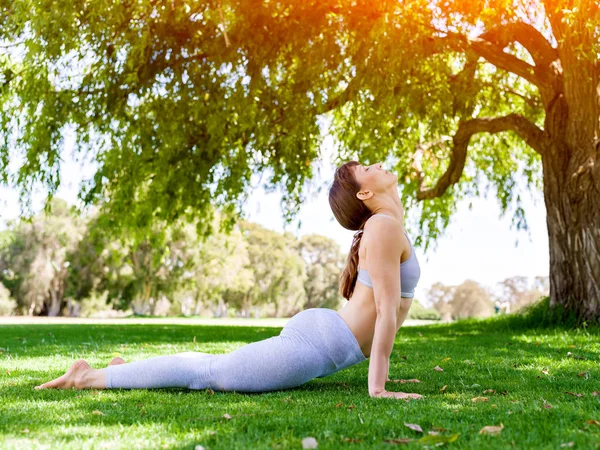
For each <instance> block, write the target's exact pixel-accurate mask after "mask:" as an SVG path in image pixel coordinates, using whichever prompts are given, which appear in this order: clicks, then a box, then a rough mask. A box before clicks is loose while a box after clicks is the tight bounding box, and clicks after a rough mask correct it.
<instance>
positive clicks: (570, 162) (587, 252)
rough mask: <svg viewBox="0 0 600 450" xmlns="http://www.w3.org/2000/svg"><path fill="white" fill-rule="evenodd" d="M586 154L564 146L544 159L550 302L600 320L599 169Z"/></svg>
mask: <svg viewBox="0 0 600 450" xmlns="http://www.w3.org/2000/svg"><path fill="white" fill-rule="evenodd" d="M590 144H591V143H590ZM585 153H587V152H584V151H581V150H580V151H578V152H572V151H569V148H565V147H564V145H563V146H560V147H558V148H556V147H555V148H554V149H552V151H550V152H549V153H548V154H547V155H546V156H545V157H544V158H543V167H544V199H545V203H546V210H547V215H546V223H547V226H548V244H549V248H550V306H551V307H554V306H555V305H561V306H563V307H564V308H565V310H566V312H568V313H574V315H575V316H576V317H578V318H579V319H581V320H586V321H588V322H596V321H599V320H600V171H599V170H598V167H594V166H595V165H594V161H592V162H589V161H587V162H586V160H585V158H582V155H584V154H585ZM569 154H570V158H568V159H567V158H566V157H565V156H567V155H569ZM595 163H596V165H598V163H600V162H599V161H595Z"/></svg>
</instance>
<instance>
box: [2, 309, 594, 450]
mask: <svg viewBox="0 0 600 450" xmlns="http://www.w3.org/2000/svg"><path fill="white" fill-rule="evenodd" d="M269 325H273V324H272V323H271V324H268V321H265V322H263V323H262V324H261V323H260V321H254V322H253V323H252V326H238V324H230V323H226V324H199V323H193V322H190V323H187V324H185V321H183V322H179V323H160V322H150V323H148V321H144V322H143V323H123V322H122V321H119V320H113V321H106V322H103V323H46V324H41V323H35V324H33V323H12V324H7V323H6V322H4V323H3V324H1V325H0V398H1V399H2V400H1V402H0V448H11V449H12V448H15V449H17V448H19V449H21V448H61V449H68V448H127V449H131V448H166V449H196V448H198V449H200V448H202V447H203V448H204V449H215V450H216V449H235V448H240V449H242V448H243V449H246V448H252V449H259V448H264V449H284V448H299V449H300V448H302V447H303V439H304V444H305V445H308V446H310V444H311V443H313V444H314V443H315V442H316V444H317V445H318V447H317V448H319V449H338V448H353V449H359V448H390V446H391V447H392V448H393V447H394V446H400V447H403V448H434V446H435V444H436V442H437V443H441V444H443V445H444V446H447V447H452V448H461V449H463V448H464V449H470V448H473V449H489V448H494V449H502V448H507V449H531V448H536V449H537V448H540V449H546V448H547V449H559V448H570V447H573V448H581V449H584V448H585V449H593V448H600V364H599V361H600V329H599V328H597V327H584V328H578V329H567V328H557V327H532V323H531V321H529V322H527V323H526V322H525V321H519V320H514V319H511V318H510V317H498V318H492V319H487V320H467V321H458V322H455V323H448V324H434V325H426V326H411V327H402V329H401V330H400V332H399V333H398V337H397V339H396V343H395V346H394V351H393V354H392V357H391V370H390V378H391V379H392V380H414V379H417V380H419V382H414V381H413V382H405V383H403V382H402V381H396V382H390V383H388V384H387V386H386V388H387V390H390V391H405V392H417V393H420V394H422V395H423V396H424V398H423V399H421V400H412V401H410V402H405V401H403V400H395V399H376V398H371V397H369V395H368V391H367V375H368V361H365V362H363V363H361V364H359V365H357V366H354V367H351V368H348V369H345V370H343V371H340V372H338V373H336V374H333V375H331V376H329V377H325V378H322V379H314V380H312V381H310V382H308V383H306V384H305V385H303V386H300V387H298V388H295V389H290V390H284V391H277V392H267V393H259V394H245V393H237V392H213V391H211V390H210V389H205V390H201V391H191V390H184V389H154V390H82V391H77V390H66V391H65V390H39V391H38V390H34V389H33V387H34V386H35V385H38V384H40V383H42V382H45V381H48V380H50V379H52V378H55V377H57V376H59V375H62V374H63V373H64V372H65V371H66V370H67V368H68V367H69V366H70V365H71V364H72V363H73V362H74V361H75V360H76V359H79V358H84V359H86V360H87V361H88V362H89V363H90V364H91V365H92V366H93V367H102V366H105V365H106V364H108V362H109V361H110V360H111V359H112V358H113V357H114V356H121V357H122V358H124V359H125V360H126V361H134V360H138V359H143V358H148V357H152V356H158V355H166V354H172V353H178V352H183V351H203V352H208V353H222V352H228V351H231V350H234V349H236V348H238V347H240V346H242V345H244V344H246V343H249V342H253V341H256V340H261V339H265V338H268V337H270V336H275V335H277V334H279V332H280V330H281V327H280V326H269ZM439 369H442V370H439ZM407 424H408V425H407ZM414 425H418V427H419V428H417V427H415V426H414ZM485 427H495V428H485ZM419 429H420V430H422V431H419ZM482 430H484V431H482ZM485 430H489V431H490V432H488V433H486V432H485ZM307 438H313V439H307ZM198 446H201V447H198Z"/></svg>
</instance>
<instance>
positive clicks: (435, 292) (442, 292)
mask: <svg viewBox="0 0 600 450" xmlns="http://www.w3.org/2000/svg"><path fill="white" fill-rule="evenodd" d="M454 290H455V287H454V286H446V285H444V284H442V283H440V282H437V283H433V284H432V285H431V287H430V288H429V290H428V291H427V300H428V302H429V303H430V304H431V305H433V307H434V308H435V309H436V310H437V311H438V312H439V313H440V315H441V319H442V320H443V321H449V320H452V306H451V305H450V302H451V301H452V297H453V295H454Z"/></svg>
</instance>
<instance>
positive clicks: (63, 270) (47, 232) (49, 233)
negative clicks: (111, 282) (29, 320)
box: [0, 198, 85, 316]
mask: <svg viewBox="0 0 600 450" xmlns="http://www.w3.org/2000/svg"><path fill="white" fill-rule="evenodd" d="M50 206H51V210H50V212H42V213H40V214H38V215H37V216H35V217H33V218H32V220H31V221H25V220H21V221H20V222H18V223H17V224H16V225H15V226H14V229H13V232H12V233H13V235H12V240H11V241H10V243H9V244H8V245H5V246H4V247H3V248H2V249H1V253H0V267H2V270H0V277H1V279H0V281H1V282H3V283H5V284H6V285H7V286H9V287H10V289H11V292H12V296H13V297H14V299H15V300H16V301H17V305H18V307H19V308H20V309H21V310H23V312H24V313H25V314H28V315H34V314H35V315H48V316H58V315H60V314H62V309H63V307H64V306H65V290H66V289H67V283H66V280H67V277H68V267H69V264H70V262H69V261H68V254H69V252H70V251H71V250H72V249H73V248H74V247H75V246H76V245H77V243H78V241H79V240H80V239H81V237H82V235H83V233H84V230H85V224H84V221H83V220H82V219H81V218H80V217H79V215H78V214H77V212H76V211H75V209H73V208H70V207H69V206H68V205H67V203H66V202H65V201H64V200H61V199H58V198H55V199H54V200H53V201H52V204H51V205H50Z"/></svg>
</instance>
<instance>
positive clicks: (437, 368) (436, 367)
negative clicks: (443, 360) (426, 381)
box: [433, 366, 444, 372]
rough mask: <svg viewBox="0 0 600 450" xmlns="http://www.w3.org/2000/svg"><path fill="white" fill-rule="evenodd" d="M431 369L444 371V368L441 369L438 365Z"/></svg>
mask: <svg viewBox="0 0 600 450" xmlns="http://www.w3.org/2000/svg"><path fill="white" fill-rule="evenodd" d="M433 370H437V371H438V372H443V371H444V369H442V368H441V367H440V366H435V367H434V368H433Z"/></svg>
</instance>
